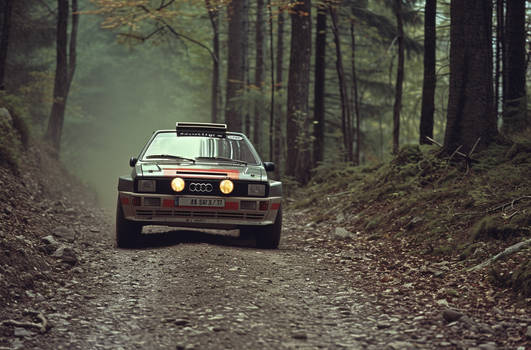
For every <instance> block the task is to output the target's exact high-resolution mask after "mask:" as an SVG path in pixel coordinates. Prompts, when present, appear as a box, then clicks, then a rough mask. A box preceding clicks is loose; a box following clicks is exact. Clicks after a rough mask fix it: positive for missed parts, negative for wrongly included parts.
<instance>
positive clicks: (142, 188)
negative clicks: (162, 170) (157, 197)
mask: <svg viewBox="0 0 531 350" xmlns="http://www.w3.org/2000/svg"><path fill="white" fill-rule="evenodd" d="M156 190H157V181H156V180H138V191H139V192H155V191H156Z"/></svg>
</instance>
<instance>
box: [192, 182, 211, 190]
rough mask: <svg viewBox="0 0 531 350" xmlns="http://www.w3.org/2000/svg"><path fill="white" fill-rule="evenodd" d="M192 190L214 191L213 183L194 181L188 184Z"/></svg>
mask: <svg viewBox="0 0 531 350" xmlns="http://www.w3.org/2000/svg"><path fill="white" fill-rule="evenodd" d="M188 188H189V189H190V191H191V192H212V184H208V183H202V182H192V183H191V184H190V186H188Z"/></svg>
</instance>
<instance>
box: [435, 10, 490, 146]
mask: <svg viewBox="0 0 531 350" xmlns="http://www.w3.org/2000/svg"><path fill="white" fill-rule="evenodd" d="M450 18H451V22H450V91H449V97H448V115H447V123H446V132H445V137H444V150H445V151H446V153H450V154H451V153H452V152H454V151H455V150H456V148H457V147H459V146H462V148H461V151H462V152H463V153H468V152H469V151H470V150H471V148H472V146H473V145H474V143H475V142H476V140H477V139H478V138H481V141H480V143H479V144H478V147H479V148H478V149H481V148H484V147H485V146H486V145H488V143H489V142H490V141H491V140H492V139H493V137H494V136H495V135H496V133H497V128H496V117H495V113H494V108H493V105H494V104H493V95H494V94H493V84H492V83H493V81H492V79H493V78H492V73H493V72H492V28H491V22H492V2H491V1H484V0H452V2H451V7H450Z"/></svg>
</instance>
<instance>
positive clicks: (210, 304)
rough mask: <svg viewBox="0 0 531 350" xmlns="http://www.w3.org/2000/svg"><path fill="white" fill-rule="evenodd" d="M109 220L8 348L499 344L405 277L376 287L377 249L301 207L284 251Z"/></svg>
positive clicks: (289, 218)
mask: <svg viewBox="0 0 531 350" xmlns="http://www.w3.org/2000/svg"><path fill="white" fill-rule="evenodd" d="M111 231H112V227H110V226H109V225H107V226H106V225H103V224H102V226H101V230H98V229H96V230H93V232H91V234H90V235H86V236H84V238H83V240H82V241H81V242H77V243H76V244H77V245H78V247H81V248H82V249H79V248H78V251H79V255H80V256H79V261H80V262H79V264H77V266H76V267H74V268H72V269H71V270H70V275H69V279H67V280H65V281H63V282H62V287H60V288H57V289H56V290H55V291H54V292H53V295H52V296H51V297H47V298H42V300H40V301H39V300H37V302H36V305H35V307H36V308H37V309H39V310H44V312H45V315H46V317H47V319H48V321H49V322H50V324H51V325H52V327H51V329H50V330H49V331H48V332H46V333H45V334H38V333H37V332H36V331H32V330H28V329H24V328H19V329H18V335H17V334H16V333H17V331H16V329H15V335H16V336H15V337H12V338H10V347H8V348H12V349H17V348H20V349H343V348H346V349H415V348H420V349H430V348H449V349H450V348H452V349H453V348H465V349H466V348H471V349H473V348H475V347H477V348H478V349H496V348H497V347H496V343H495V341H493V339H495V338H496V336H495V332H494V331H489V332H481V331H478V330H477V329H475V330H470V327H466V324H462V325H461V324H457V323H455V322H454V325H453V326H452V325H451V326H450V327H448V326H447V325H446V323H445V322H444V321H443V320H442V318H441V317H440V308H438V307H436V305H435V306H434V305H432V304H430V303H427V302H426V300H422V299H417V298H415V297H414V295H412V294H411V295H408V293H407V288H408V286H405V287H404V289H400V290H398V289H396V290H394V289H390V290H388V291H385V292H384V293H383V294H378V293H371V292H370V291H369V289H370V288H369V289H368V288H367V286H366V283H364V282H366V281H367V280H366V278H365V275H366V274H371V273H372V274H377V273H379V272H378V271H371V270H369V269H367V266H368V265H367V263H366V261H367V259H370V256H371V255H370V253H368V252H366V251H365V252H364V251H362V250H361V249H362V248H361V247H360V250H359V251H351V253H350V255H349V256H346V255H345V254H344V253H334V252H333V251H331V250H330V249H329V248H327V247H326V246H325V245H322V244H318V243H316V240H319V239H320V238H319V232H318V231H316V230H315V229H314V228H311V227H308V225H305V224H304V214H303V213H299V214H296V213H289V212H288V213H287V215H286V217H285V227H284V233H283V239H282V241H281V246H280V249H278V250H259V249H256V248H254V247H253V246H252V242H250V241H248V242H246V241H241V240H239V239H236V238H234V237H226V236H225V237H222V236H216V235H211V234H205V233H199V232H192V231H167V232H162V231H161V230H160V229H157V228H153V229H150V230H149V232H150V234H149V235H148V236H147V237H146V242H145V244H144V247H143V248H140V249H131V250H124V249H116V248H114V247H113V241H112V234H111ZM310 232H311V233H310ZM356 256H358V257H363V258H359V259H358V258H356ZM386 293H387V294H386ZM37 299H38V298H37Z"/></svg>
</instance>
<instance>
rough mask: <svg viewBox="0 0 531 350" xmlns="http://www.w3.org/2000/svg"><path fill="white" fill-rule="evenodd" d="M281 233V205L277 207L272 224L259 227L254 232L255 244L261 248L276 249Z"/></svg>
mask: <svg viewBox="0 0 531 350" xmlns="http://www.w3.org/2000/svg"><path fill="white" fill-rule="evenodd" d="M281 233H282V207H280V208H279V209H278V213H277V218H276V219H275V223H274V224H273V225H268V226H264V227H261V228H260V229H259V230H258V232H257V234H256V246H257V247H258V248H262V249H277V248H278V245H279V243H280V235H281Z"/></svg>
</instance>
